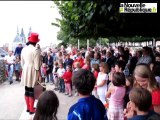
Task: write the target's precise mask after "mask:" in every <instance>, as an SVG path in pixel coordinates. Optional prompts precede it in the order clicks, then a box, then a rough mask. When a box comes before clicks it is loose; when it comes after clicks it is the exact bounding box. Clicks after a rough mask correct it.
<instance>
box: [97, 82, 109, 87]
mask: <svg viewBox="0 0 160 120" xmlns="http://www.w3.org/2000/svg"><path fill="white" fill-rule="evenodd" d="M106 82H107V81H106V80H102V82H101V83H100V84H98V85H97V87H102V86H103V85H104V84H106Z"/></svg>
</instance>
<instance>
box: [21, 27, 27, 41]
mask: <svg viewBox="0 0 160 120" xmlns="http://www.w3.org/2000/svg"><path fill="white" fill-rule="evenodd" d="M20 42H21V43H22V44H23V43H26V37H25V34H24V31H23V28H22V29H21V34H20Z"/></svg>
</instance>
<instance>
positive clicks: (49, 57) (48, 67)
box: [45, 51, 53, 84]
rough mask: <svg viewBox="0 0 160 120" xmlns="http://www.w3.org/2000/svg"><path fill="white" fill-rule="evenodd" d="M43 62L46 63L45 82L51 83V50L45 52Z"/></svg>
mask: <svg viewBox="0 0 160 120" xmlns="http://www.w3.org/2000/svg"><path fill="white" fill-rule="evenodd" d="M45 63H46V65H47V81H46V83H48V82H50V84H53V74H52V71H53V57H52V56H51V52H50V51H48V52H47V56H46V59H45Z"/></svg>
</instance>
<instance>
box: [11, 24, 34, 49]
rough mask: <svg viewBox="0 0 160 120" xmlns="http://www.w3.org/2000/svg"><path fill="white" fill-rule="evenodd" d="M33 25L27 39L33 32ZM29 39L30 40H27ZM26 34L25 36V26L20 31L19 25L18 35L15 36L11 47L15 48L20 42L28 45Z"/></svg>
mask: <svg viewBox="0 0 160 120" xmlns="http://www.w3.org/2000/svg"><path fill="white" fill-rule="evenodd" d="M31 32H32V31H31V27H30V28H29V32H28V35H27V39H28V37H29V36H30V34H31ZM27 41H28V40H27ZM27 41H26V36H25V34H24V30H23V27H22V28H21V33H19V29H18V26H17V34H16V36H15V38H14V40H13V43H11V46H10V48H11V49H12V50H15V48H16V47H17V46H18V44H19V43H21V44H22V45H23V46H25V45H26V42H27Z"/></svg>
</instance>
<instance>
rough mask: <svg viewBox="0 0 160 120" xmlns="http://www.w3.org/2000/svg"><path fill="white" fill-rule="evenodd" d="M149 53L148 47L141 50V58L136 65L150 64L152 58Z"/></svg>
mask: <svg viewBox="0 0 160 120" xmlns="http://www.w3.org/2000/svg"><path fill="white" fill-rule="evenodd" d="M150 55H151V52H150V48H149V47H143V50H142V57H141V58H139V60H138V62H137V65H138V64H141V63H145V64H149V63H151V62H152V57H151V56H150Z"/></svg>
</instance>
